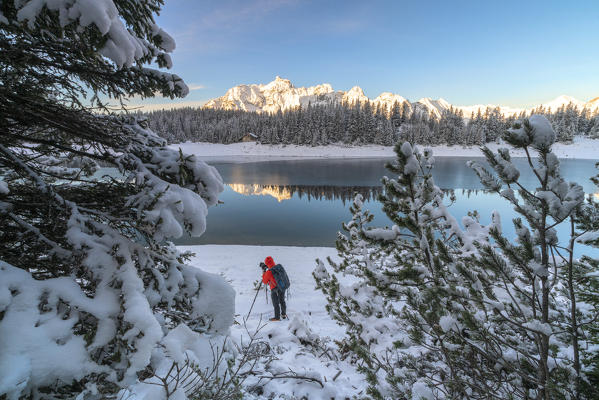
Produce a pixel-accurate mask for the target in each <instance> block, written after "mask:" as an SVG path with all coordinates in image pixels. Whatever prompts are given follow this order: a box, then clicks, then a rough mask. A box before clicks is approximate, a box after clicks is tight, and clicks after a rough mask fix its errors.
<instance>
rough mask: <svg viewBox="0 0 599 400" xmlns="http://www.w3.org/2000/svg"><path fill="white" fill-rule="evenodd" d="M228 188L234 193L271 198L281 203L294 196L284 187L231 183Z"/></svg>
mask: <svg viewBox="0 0 599 400" xmlns="http://www.w3.org/2000/svg"><path fill="white" fill-rule="evenodd" d="M228 186H229V187H230V188H231V189H233V191H234V192H237V193H239V194H242V195H244V196H271V197H274V198H275V199H277V201H278V202H279V203H280V202H282V201H283V200H289V199H290V198H291V196H292V194H291V191H290V190H289V189H288V188H286V187H283V186H263V185H258V184H253V185H246V184H243V183H230V184H228Z"/></svg>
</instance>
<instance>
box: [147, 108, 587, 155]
mask: <svg viewBox="0 0 599 400" xmlns="http://www.w3.org/2000/svg"><path fill="white" fill-rule="evenodd" d="M533 112H534V113H538V114H544V115H546V116H547V117H548V118H549V120H550V121H551V122H552V124H553V126H554V129H555V130H556V132H557V135H558V140H559V141H562V142H567V141H570V140H572V138H573V137H574V136H575V135H583V136H590V137H599V113H598V112H597V111H595V112H593V113H591V112H590V111H589V110H588V109H586V108H585V109H582V110H581V109H578V108H577V107H575V106H574V105H573V104H569V105H564V106H562V107H561V108H559V109H558V110H556V111H554V112H549V111H548V110H546V109H543V108H542V107H540V108H538V109H535V110H534V111H533ZM141 115H142V116H144V117H146V118H147V120H148V123H149V126H150V128H152V129H153V130H154V131H155V132H157V133H158V134H159V135H160V136H162V137H164V138H166V139H167V140H168V142H169V143H180V142H185V141H192V142H211V143H235V142H238V141H239V140H241V138H242V137H243V136H244V135H246V134H248V133H253V134H255V135H257V136H258V141H259V142H261V143H269V144H298V145H310V146H317V145H325V144H331V143H344V144H352V145H360V144H380V145H393V144H394V143H396V142H397V141H398V140H410V141H411V142H415V143H420V144H431V145H435V144H448V145H455V144H460V145H481V144H484V143H487V142H493V141H495V140H497V139H498V138H499V137H500V136H501V134H502V133H503V132H504V131H505V130H506V129H507V128H508V127H509V126H511V124H512V123H513V122H514V121H515V120H517V119H520V118H523V117H526V116H527V114H524V113H522V114H520V115H515V116H510V117H506V116H503V115H502V114H501V112H500V110H499V108H487V109H486V110H484V111H482V112H481V111H479V112H478V113H476V114H474V113H473V114H471V115H466V116H465V115H464V114H463V112H462V111H461V110H458V109H454V108H450V109H447V110H445V111H443V112H442V113H441V115H440V116H436V115H434V114H432V113H428V112H427V111H426V110H425V109H424V108H413V107H412V106H410V105H409V104H408V103H403V104H398V103H395V104H394V105H393V106H392V107H390V108H388V109H386V108H385V107H383V106H373V105H372V103H370V102H366V103H361V104H330V105H318V106H312V105H308V106H307V107H304V108H299V107H298V108H295V109H291V110H288V111H285V112H281V111H279V112H277V113H274V114H268V113H255V112H245V111H226V110H214V109H197V108H179V109H174V110H161V111H152V112H149V113H142V114H141Z"/></svg>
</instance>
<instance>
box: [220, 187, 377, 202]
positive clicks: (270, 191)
mask: <svg viewBox="0 0 599 400" xmlns="http://www.w3.org/2000/svg"><path fill="white" fill-rule="evenodd" d="M227 186H229V187H230V188H231V189H232V190H233V191H234V192H236V193H239V194H242V195H244V196H271V197H274V198H275V199H277V201H278V202H279V203H280V202H282V201H283V200H290V199H291V198H292V197H293V196H294V195H295V194H297V197H298V198H300V199H302V198H304V197H305V198H306V199H307V200H308V201H310V200H341V201H342V202H343V204H345V203H346V202H347V201H351V200H352V199H353V198H354V196H355V195H356V194H361V195H362V197H363V198H364V199H365V200H368V201H370V200H375V199H376V198H377V196H378V195H379V193H381V192H382V187H381V186H330V185H259V184H244V183H228V184H227Z"/></svg>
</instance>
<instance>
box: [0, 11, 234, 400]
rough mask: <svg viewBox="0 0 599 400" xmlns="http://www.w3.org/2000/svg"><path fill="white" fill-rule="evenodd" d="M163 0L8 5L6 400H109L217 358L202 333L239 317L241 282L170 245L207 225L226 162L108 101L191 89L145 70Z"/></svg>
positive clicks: (2, 258)
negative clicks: (173, 143) (215, 161)
mask: <svg viewBox="0 0 599 400" xmlns="http://www.w3.org/2000/svg"><path fill="white" fill-rule="evenodd" d="M161 5H162V1H161V0H144V1H136V0H114V1H113V0H96V1H86V2H83V1H72V0H58V1H50V0H36V1H25V0H20V1H2V2H1V3H0V81H1V82H2V84H1V85H0V109H1V110H2V111H1V112H0V131H1V135H0V398H5V396H6V398H9V399H17V398H41V399H50V398H51V399H58V398H73V397H74V396H75V394H76V393H81V397H78V398H110V397H111V396H114V395H115V394H116V392H118V391H119V390H120V389H121V388H123V387H127V386H129V385H131V384H136V382H139V380H143V379H144V378H146V377H149V376H151V375H153V374H156V375H160V374H165V373H166V371H165V368H166V369H167V370H168V367H170V365H171V364H172V361H173V360H176V361H178V362H180V363H181V362H183V361H184V359H185V357H188V359H189V360H190V361H191V362H200V363H201V362H204V361H206V362H208V363H210V362H211V361H212V360H211V357H212V355H211V354H210V351H209V347H210V346H209V344H208V340H207V339H206V338H205V337H204V336H202V335H201V334H200V333H198V332H210V333H214V332H224V331H226V330H227V329H228V326H229V325H230V324H231V323H232V318H233V308H234V304H233V296H234V294H233V290H232V288H231V287H230V286H229V285H227V284H226V283H225V282H224V281H223V280H222V279H221V278H219V277H215V276H213V275H210V274H206V273H204V272H202V271H201V270H199V269H196V268H193V267H191V266H188V265H185V263H184V262H185V259H186V257H185V255H183V254H180V253H179V252H178V251H177V250H176V248H175V247H174V246H173V245H172V244H170V242H168V240H169V239H172V238H177V237H180V236H181V235H182V234H183V233H184V232H188V233H190V234H191V235H194V236H197V235H200V234H202V233H203V232H204V229H205V224H206V214H207V209H208V207H209V206H211V205H214V204H215V203H216V201H217V196H218V195H219V193H220V192H221V191H222V190H223V184H222V180H221V178H220V176H219V174H218V173H217V171H216V170H215V169H214V168H212V167H210V166H208V165H206V164H204V163H203V162H201V161H200V160H198V159H197V158H196V157H195V156H188V155H185V154H182V153H180V152H178V151H174V150H171V149H169V148H167V147H166V143H165V140H164V139H162V138H160V137H158V136H157V135H155V134H154V133H153V132H152V131H150V130H148V129H146V128H144V127H143V126H141V125H140V124H138V123H137V121H136V120H135V118H132V117H127V116H126V115H122V114H121V115H115V114H111V113H110V109H109V107H108V106H106V105H105V103H104V100H105V99H110V98H111V99H114V100H116V101H117V102H119V101H122V100H123V99H124V98H125V97H129V96H133V95H139V96H142V97H148V96H153V95H154V93H161V94H162V95H163V96H167V97H174V96H184V95H185V94H186V93H187V92H188V89H187V86H186V85H185V84H184V83H183V82H182V81H181V79H180V78H179V77H177V76H176V75H173V74H170V73H166V72H163V71H160V70H157V69H153V68H150V67H148V64H150V63H153V62H155V63H157V64H158V66H159V67H166V68H170V66H171V61H170V57H169V54H168V53H169V52H171V51H172V50H173V49H174V47H175V44H174V41H173V39H172V38H171V37H170V36H169V35H168V34H166V33H165V32H164V31H163V30H162V29H161V28H160V27H158V26H157V25H156V24H155V22H154V15H155V14H156V13H158V12H159V10H160V6H161ZM86 98H87V99H88V100H87V101H86V100H85V99H86ZM96 111H102V113H96ZM99 166H102V167H111V168H112V170H110V171H108V172H106V170H104V171H102V170H100V171H99V170H98V167H99ZM98 173H100V174H104V173H108V174H112V177H108V176H105V177H104V178H99V177H98ZM194 331H195V332H194ZM178 339H180V340H181V342H180V343H181V346H182V347H181V348H180V349H179V350H177V346H173V343H177V340H178ZM165 340H167V341H168V343H171V345H170V347H169V345H168V344H165V342H164V341H165ZM188 345H191V346H196V349H199V348H201V347H200V346H203V347H204V350H205V351H206V353H205V354H197V353H194V352H193V351H191V352H186V353H184V352H185V351H186V350H188V349H189V348H188V347H186V346H188ZM166 349H168V350H166ZM167 353H168V356H169V357H171V358H170V361H169V359H168V357H166V354H167ZM204 358H205V359H204ZM155 390H157V391H160V390H162V389H161V388H159V387H156V389H155ZM178 395H180V396H181V395H182V393H178ZM86 396H90V397H86ZM157 398H160V397H157Z"/></svg>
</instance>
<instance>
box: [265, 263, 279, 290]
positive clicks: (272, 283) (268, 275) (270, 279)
mask: <svg viewBox="0 0 599 400" xmlns="http://www.w3.org/2000/svg"><path fill="white" fill-rule="evenodd" d="M262 283H265V284H268V285H270V290H273V289H274V288H275V287H277V281H275V277H274V275H273V274H272V271H271V270H270V268H269V269H268V270H267V271H266V272H264V273H263V274H262Z"/></svg>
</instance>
